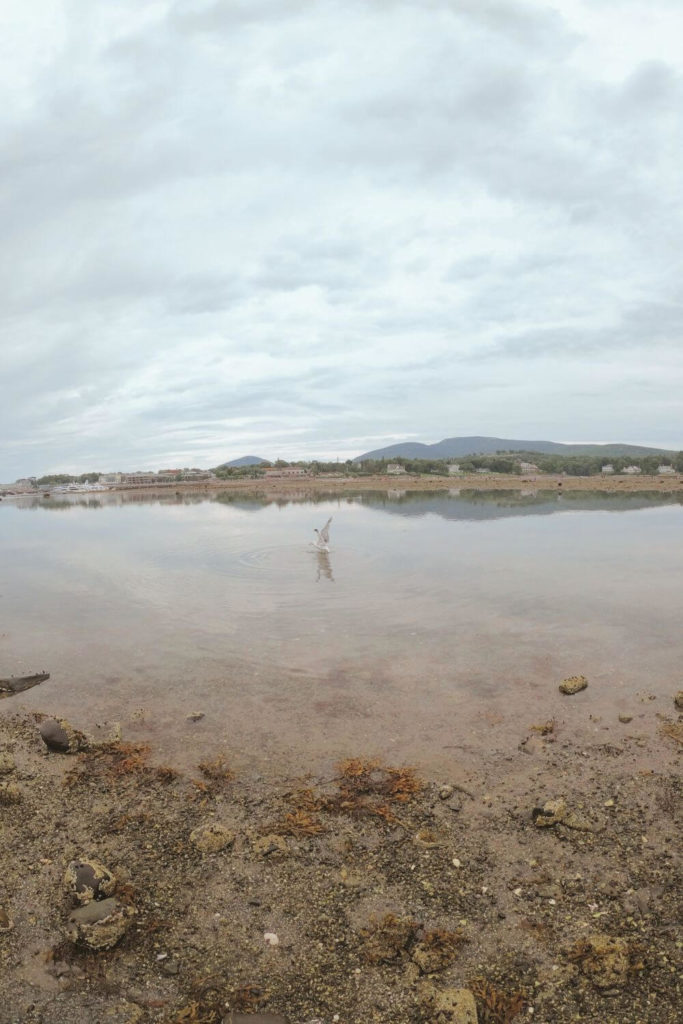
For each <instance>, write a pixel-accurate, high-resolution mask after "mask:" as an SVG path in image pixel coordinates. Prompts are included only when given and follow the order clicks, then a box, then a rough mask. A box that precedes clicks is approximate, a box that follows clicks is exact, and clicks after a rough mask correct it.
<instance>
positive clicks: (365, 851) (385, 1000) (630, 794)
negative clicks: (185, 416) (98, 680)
mask: <svg viewBox="0 0 683 1024" xmlns="http://www.w3.org/2000/svg"><path fill="white" fill-rule="evenodd" d="M591 688H592V687H591V684H590V683H589V686H588V688H587V689H586V690H584V691H583V692H581V693H578V694H575V695H574V696H567V697H564V696H562V697H558V698H557V699H558V700H561V701H562V702H563V703H562V706H561V709H560V713H554V714H553V715H552V716H551V715H550V703H551V702H549V707H548V709H547V710H548V715H544V714H543V712H542V711H540V712H536V714H535V715H534V716H533V717H531V716H529V720H528V722H527V725H526V728H525V729H524V730H522V731H520V733H519V734H518V735H517V736H516V737H515V739H514V741H510V740H509V739H507V738H505V737H504V736H503V735H502V734H499V732H498V731H497V729H496V727H495V725H493V724H492V726H491V728H490V730H489V732H488V736H487V740H486V742H485V744H481V745H479V746H478V747H476V748H475V747H472V746H471V747H466V746H462V745H456V746H455V747H454V749H453V751H452V755H451V757H450V758H449V760H448V762H447V765H446V766H445V767H444V768H442V770H441V771H440V773H439V774H438V775H434V774H430V772H428V771H425V770H423V766H422V765H420V764H419V763H418V764H416V765H414V766H413V767H412V768H408V769H406V768H405V766H400V765H391V764H389V765H387V764H386V762H384V761H382V760H381V759H375V754H376V750H374V749H368V748H359V747H355V748H354V749H349V750H348V751H347V756H346V758H345V759H343V760H342V762H341V763H339V762H336V763H329V762H327V763H321V762H320V761H319V760H317V761H311V764H310V774H308V775H302V776H301V777H293V776H291V775H289V774H287V773H281V772H279V771H278V766H277V765H276V764H270V765H268V766H267V770H266V771H263V772H262V771H259V767H258V764H254V763H250V764H249V765H248V766H247V765H244V766H243V767H240V763H241V758H240V737H239V735H230V734H229V733H228V734H227V735H226V737H225V744H224V748H223V750H222V752H220V754H219V755H218V756H216V755H215V752H214V751H212V753H211V759H210V760H208V759H207V758H204V757H203V756H202V752H201V747H200V746H199V745H198V744H197V745H195V748H194V749H195V764H194V767H193V768H191V769H188V770H186V771H182V772H177V771H176V770H175V768H174V766H173V765H162V764H160V763H159V757H158V754H157V755H155V756H150V752H149V751H148V750H147V749H146V748H145V747H144V746H142V745H139V744H135V743H130V742H129V738H128V737H127V736H126V735H125V733H124V735H123V737H122V739H121V740H120V741H115V742H108V741H101V740H100V741H99V745H95V746H93V745H91V746H90V749H86V750H82V751H81V752H80V753H72V754H60V753H54V752H48V751H47V750H46V748H45V745H44V743H43V741H42V740H41V738H40V736H39V732H38V726H39V723H40V720H41V718H42V716H41V715H40V713H39V712H33V713H27V712H16V713H13V712H12V710H11V703H12V701H13V700H14V699H13V698H12V699H10V700H7V701H4V702H3V705H4V706H3V708H2V711H3V715H2V717H1V718H0V768H1V769H2V774H1V775H0V783H1V784H2V788H0V825H1V828H2V842H3V871H2V876H1V878H0V979H1V980H0V994H1V995H2V1003H1V1008H0V1020H2V1021H3V1024H81V1022H83V1021H93V1022H94V1021H97V1022H105V1021H107V1022H112V1024H146V1022H155V1024H156V1022H159V1024H161V1022H164V1024H188V1022H189V1024H192V1022H195V1024H199V1022H203V1024H217V1022H220V1021H222V1020H225V1021H229V1020H231V1019H234V1020H236V1021H240V1020H244V1021H245V1022H247V1024H248V1021H249V1020H250V1019H251V1020H252V1022H253V1024H258V1021H259V1020H261V1021H266V1020H267V1021H280V1020H286V1021H288V1022H290V1024H312V1022H313V1021H316V1022H322V1024H333V1022H340V1024H410V1022H415V1024H418V1022H424V1024H445V1022H447V1021H451V1022H452V1021H460V1020H464V1019H466V1018H464V1017H457V1016H455V1012H454V1010H453V1006H454V1005H455V1002H454V999H455V997H454V995H453V992H454V990H455V989H463V988H464V989H467V990H469V991H470V992H471V993H472V997H473V998H474V1000H475V1003H476V1006H477V1009H478V1019H479V1021H480V1022H483V1024H500V1022H512V1021H513V1020H519V1021H521V1020H523V1019H527V1020H530V1019H532V1017H533V1019H534V1020H535V1021H540V1022H544V1024H569V1022H570V1021H572V1022H574V1021H582V1022H595V1024H597V1022H601V1024H610V1022H615V1024H616V1022H619V1024H646V1022H647V1024H673V1022H674V1021H678V1020H680V1006H681V995H682V993H681V986H680V966H681V945H682V944H681V940H680V931H679V925H680V920H681V910H682V909H683V907H682V906H681V855H680V846H679V845H678V841H679V839H680V812H681V783H680V751H681V741H682V740H683V722H681V715H680V714H679V712H678V709H677V708H676V706H675V705H674V703H673V700H672V699H667V700H662V699H657V698H655V696H654V695H653V694H648V693H647V692H643V693H642V694H641V696H640V700H639V708H638V713H637V714H634V715H633V716H632V717H631V716H629V715H623V714H622V716H621V719H622V720H620V719H619V717H618V714H617V710H616V708H615V709H614V711H613V713H612V714H611V715H609V716H606V717H604V718H602V719H601V720H600V721H596V719H595V716H594V715H593V713H592V704H591ZM553 689H556V688H555V687H553ZM8 705H9V707H8ZM556 708H557V703H556V702H555V703H554V704H553V711H555V710H556ZM562 709H564V710H562ZM626 719H629V720H628V721H627V720H626ZM569 722H571V728H570V727H568V723H569ZM197 725H198V726H200V725H201V723H200V722H198V723H197ZM81 742H83V741H81ZM82 858H91V859H95V860H96V861H99V862H101V863H102V864H104V865H105V866H106V867H107V868H108V869H109V870H110V871H111V872H112V873H113V874H114V876H115V879H116V892H115V896H114V898H115V899H116V900H117V901H118V913H119V915H120V917H121V919H122V920H124V922H125V926H123V933H122V937H121V938H120V939H119V941H118V942H117V943H116V945H114V946H113V948H111V949H99V950H93V949H90V948H88V946H87V942H86V941H84V938H83V936H82V937H81V940H80V942H79V943H74V942H73V941H72V940H71V939H70V938H69V934H68V933H69V919H70V916H71V915H72V913H73V911H74V908H75V905H76V900H75V898H74V895H73V893H72V892H71V891H70V890H69V887H68V886H67V884H66V883H65V880H64V875H65V869H66V868H67V866H68V864H69V863H70V862H72V861H74V860H80V859H82ZM231 1012H232V1013H234V1014H235V1015H236V1016H235V1017H234V1018H231V1017H230V1016H229V1014H230V1013H231ZM268 1013H270V1014H275V1015H281V1016H275V1017H268V1016H260V1017H259V1014H261V1015H266V1014H268ZM239 1014H244V1015H245V1016H244V1017H242V1016H239ZM470 1019H471V1018H470Z"/></svg>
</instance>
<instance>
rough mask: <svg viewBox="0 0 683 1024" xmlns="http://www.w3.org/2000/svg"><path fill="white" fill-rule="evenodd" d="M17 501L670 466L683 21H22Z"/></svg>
mask: <svg viewBox="0 0 683 1024" xmlns="http://www.w3.org/2000/svg"><path fill="white" fill-rule="evenodd" d="M0 40H1V43H0V46H1V47H2V53H0V58H1V59H0V101H1V102H0V132H1V134H0V138H1V143H0V147H1V148H0V158H1V161H2V177H1V180H0V204H1V210H2V247H1V257H0V258H1V260H2V267H1V272H0V288H1V289H2V301H1V302H0V315H1V317H2V335H1V340H0V371H1V374H2V377H1V383H2V401H1V402H0V439H1V450H0V480H3V479H5V480H11V479H14V478H15V477H16V476H20V475H22V476H23V475H28V474H40V473H44V472H53V471H59V470H63V471H70V472H81V471H84V470H87V469H99V470H103V471H106V470H113V469H117V468H118V469H137V468H160V467H170V466H177V465H180V466H185V465H192V466H202V467H204V466H213V465H216V464H217V463H219V462H222V461H225V460H226V459H230V458H234V457H236V456H240V455H244V454H256V455H262V456H264V457H273V458H275V457H279V456H280V457H284V458H312V457H329V458H337V457H340V458H346V457H349V456H353V455H357V454H359V453H361V452H363V451H366V450H368V449H371V448H377V447H381V446H383V445H385V444H390V443H392V442H394V441H397V440H403V439H409V438H410V439H414V440H420V441H426V442H431V441H437V440H440V439H441V438H443V437H448V436H455V435H462V434H493V435H497V436H506V437H521V438H546V439H550V440H588V441H610V440H614V441H630V442H635V443H638V442H640V443H648V444H655V445H662V446H664V447H673V448H683V397H682V396H683V202H682V200H683V130H682V117H683V113H682V112H683V45H682V44H683V5H682V4H681V3H680V0H638V2H629V0H586V2H582V0H556V2H555V3H542V2H538V0H402V2H401V0H101V2H97V3H96V2H93V0H30V3H27V2H26V0H3V2H2V5H0Z"/></svg>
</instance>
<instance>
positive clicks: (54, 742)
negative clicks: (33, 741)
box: [39, 718, 87, 754]
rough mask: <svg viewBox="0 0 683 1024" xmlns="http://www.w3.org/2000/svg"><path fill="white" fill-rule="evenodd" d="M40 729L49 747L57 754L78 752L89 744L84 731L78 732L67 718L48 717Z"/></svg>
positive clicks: (44, 741)
mask: <svg viewBox="0 0 683 1024" xmlns="http://www.w3.org/2000/svg"><path fill="white" fill-rule="evenodd" d="M39 731H40V735H41V738H42V740H43V743H44V744H45V746H46V747H47V749H48V750H52V751H54V752H55V753H56V754H76V753H77V752H78V751H79V750H85V748H86V746H87V742H86V739H85V736H84V735H83V733H80V732H77V731H76V729H74V728H73V726H71V725H70V724H69V723H68V722H67V721H66V719H65V718H59V719H57V718H46V719H45V721H44V722H41V723H40V729H39Z"/></svg>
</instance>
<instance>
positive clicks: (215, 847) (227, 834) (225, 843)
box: [190, 821, 235, 853]
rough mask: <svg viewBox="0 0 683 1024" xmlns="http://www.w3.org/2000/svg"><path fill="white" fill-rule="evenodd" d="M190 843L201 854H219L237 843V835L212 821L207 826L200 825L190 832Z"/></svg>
mask: <svg viewBox="0 0 683 1024" xmlns="http://www.w3.org/2000/svg"><path fill="white" fill-rule="evenodd" d="M190 842H191V843H192V845H193V846H194V847H195V849H197V850H199V851H200V853H218V852H219V850H225V849H226V848H227V847H229V846H232V844H233V843H234V842H235V833H234V832H231V831H230V829H229V828H226V827H225V825H219V824H218V822H215V821H212V822H209V823H208V824H206V825H198V826H197V828H196V829H194V831H193V832H190Z"/></svg>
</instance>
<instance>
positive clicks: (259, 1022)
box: [223, 1013, 289, 1024]
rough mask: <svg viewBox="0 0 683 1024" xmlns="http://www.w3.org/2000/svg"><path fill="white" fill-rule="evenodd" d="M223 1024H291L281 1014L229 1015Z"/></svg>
mask: <svg viewBox="0 0 683 1024" xmlns="http://www.w3.org/2000/svg"><path fill="white" fill-rule="evenodd" d="M223 1024H289V1021H288V1020H287V1018H286V1017H282V1016H281V1015H280V1014H279V1013H229V1014H228V1016H227V1017H224V1018H223Z"/></svg>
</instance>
